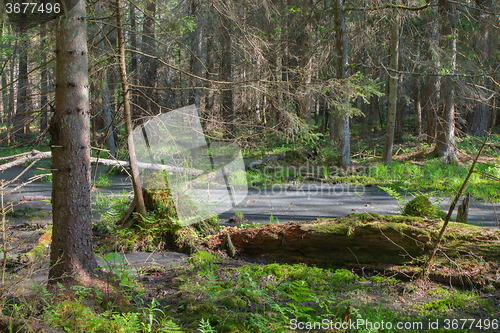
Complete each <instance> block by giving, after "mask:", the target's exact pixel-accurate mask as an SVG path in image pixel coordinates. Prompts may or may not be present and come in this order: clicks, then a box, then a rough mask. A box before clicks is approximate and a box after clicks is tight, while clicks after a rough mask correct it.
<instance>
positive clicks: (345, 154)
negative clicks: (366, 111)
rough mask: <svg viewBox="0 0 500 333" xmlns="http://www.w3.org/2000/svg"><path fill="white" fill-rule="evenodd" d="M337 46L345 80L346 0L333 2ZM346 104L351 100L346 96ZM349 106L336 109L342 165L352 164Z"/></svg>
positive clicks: (339, 70) (339, 76)
mask: <svg viewBox="0 0 500 333" xmlns="http://www.w3.org/2000/svg"><path fill="white" fill-rule="evenodd" d="M333 13H334V27H335V36H336V40H335V48H336V52H337V66H336V70H337V79H338V80H341V81H343V80H344V79H345V78H346V67H347V45H346V36H345V13H344V0H336V1H334V3H333ZM343 103H344V104H347V103H349V101H348V100H347V99H346V98H344V100H343ZM346 109H347V108H345V109H343V108H341V109H338V110H335V124H334V126H335V141H336V144H337V145H338V148H337V152H338V154H339V157H340V166H341V167H348V166H350V165H351V143H350V136H349V114H348V113H347V110H346Z"/></svg>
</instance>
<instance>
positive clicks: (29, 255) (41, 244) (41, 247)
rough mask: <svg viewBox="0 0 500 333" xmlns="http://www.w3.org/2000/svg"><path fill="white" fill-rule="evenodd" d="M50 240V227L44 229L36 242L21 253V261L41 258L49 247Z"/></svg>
mask: <svg viewBox="0 0 500 333" xmlns="http://www.w3.org/2000/svg"><path fill="white" fill-rule="evenodd" d="M51 240H52V227H50V228H48V229H47V230H45V232H44V233H43V234H42V235H41V236H40V238H39V240H38V244H37V245H36V246H35V247H33V248H32V249H31V250H29V251H28V252H26V253H23V254H21V261H23V262H33V261H35V260H40V259H42V258H43V256H44V254H45V251H46V250H47V249H48V248H49V246H50V243H51Z"/></svg>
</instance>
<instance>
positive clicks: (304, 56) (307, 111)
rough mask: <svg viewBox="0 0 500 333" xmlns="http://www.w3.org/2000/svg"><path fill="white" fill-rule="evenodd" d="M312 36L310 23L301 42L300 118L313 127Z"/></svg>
mask: <svg viewBox="0 0 500 333" xmlns="http://www.w3.org/2000/svg"><path fill="white" fill-rule="evenodd" d="M311 34H312V24H311V23H308V24H307V25H306V26H305V28H304V33H303V34H302V41H301V48H300V49H301V59H300V69H301V72H300V73H301V75H300V76H301V81H302V82H301V92H300V93H301V96H300V99H299V116H300V117H301V118H302V119H304V120H305V121H306V123H307V124H308V125H311V104H312V98H311V93H310V92H309V85H310V84H311V80H312V55H311V38H312V37H311Z"/></svg>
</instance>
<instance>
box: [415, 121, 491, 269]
mask: <svg viewBox="0 0 500 333" xmlns="http://www.w3.org/2000/svg"><path fill="white" fill-rule="evenodd" d="M490 135H491V131H490V132H488V135H487V136H486V139H484V141H483V144H482V145H481V148H479V151H478V152H477V155H476V158H475V159H474V161H473V162H472V165H471V166H470V168H469V173H468V174H467V176H466V177H465V179H464V181H463V183H462V186H461V187H460V190H458V192H457V194H456V195H455V199H453V202H452V203H451V205H450V209H449V210H448V214H447V215H446V219H445V220H444V223H443V227H442V228H441V231H439V235H438V238H437V239H436V241H435V243H434V248H433V249H432V252H431V255H430V257H429V260H428V261H427V263H426V264H425V265H424V267H423V268H422V273H421V276H422V277H423V278H426V277H427V275H428V274H429V270H430V267H431V265H432V261H433V260H434V256H435V255H436V252H437V250H438V248H439V244H440V243H441V240H442V239H443V235H444V232H445V231H446V227H447V226H448V223H449V222H450V219H451V214H452V213H453V211H454V210H455V206H456V205H457V202H458V199H460V196H461V195H462V192H463V191H464V189H465V187H466V186H467V184H468V182H469V178H470V176H471V175H472V173H473V172H474V167H475V166H476V163H477V160H478V159H479V157H480V156H481V153H482V152H483V149H484V147H485V146H486V143H487V142H488V140H489V138H490Z"/></svg>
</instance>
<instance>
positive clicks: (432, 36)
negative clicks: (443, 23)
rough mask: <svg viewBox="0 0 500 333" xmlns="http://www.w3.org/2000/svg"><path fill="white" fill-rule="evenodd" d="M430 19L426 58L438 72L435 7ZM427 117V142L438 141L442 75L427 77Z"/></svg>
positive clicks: (431, 69) (427, 30)
mask: <svg viewBox="0 0 500 333" xmlns="http://www.w3.org/2000/svg"><path fill="white" fill-rule="evenodd" d="M427 16H428V21H427V24H426V25H427V27H426V29H425V31H426V39H427V45H426V51H425V54H426V58H427V60H428V61H429V68H430V71H431V74H437V69H438V68H439V67H440V65H441V62H440V60H439V54H440V52H441V51H440V49H439V30H438V26H439V24H438V19H437V17H438V12H437V10H436V9H435V8H429V9H428V13H427ZM425 87H426V89H425V96H426V98H425V117H426V131H427V140H426V141H427V143H428V144H432V143H434V142H435V141H436V132H437V118H438V117H437V114H438V110H439V108H440V104H441V101H440V97H441V77H440V76H426V77H425Z"/></svg>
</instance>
